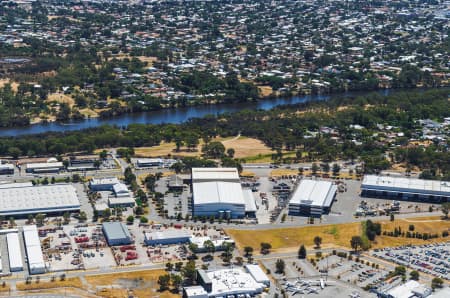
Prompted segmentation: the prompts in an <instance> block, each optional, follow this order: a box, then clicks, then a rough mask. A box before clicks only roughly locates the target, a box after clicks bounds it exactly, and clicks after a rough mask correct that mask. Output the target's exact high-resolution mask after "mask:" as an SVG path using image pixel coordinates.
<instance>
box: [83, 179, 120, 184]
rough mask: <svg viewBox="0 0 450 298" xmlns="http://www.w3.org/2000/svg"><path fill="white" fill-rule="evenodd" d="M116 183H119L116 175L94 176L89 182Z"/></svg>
mask: <svg viewBox="0 0 450 298" xmlns="http://www.w3.org/2000/svg"><path fill="white" fill-rule="evenodd" d="M118 183H120V181H119V179H117V178H116V177H109V178H98V179H96V178H94V179H92V180H91V182H90V184H91V185H109V184H111V185H114V184H118Z"/></svg>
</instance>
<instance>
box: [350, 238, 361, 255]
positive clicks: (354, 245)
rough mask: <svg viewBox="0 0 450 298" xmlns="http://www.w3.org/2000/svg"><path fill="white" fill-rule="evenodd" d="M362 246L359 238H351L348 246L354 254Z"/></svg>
mask: <svg viewBox="0 0 450 298" xmlns="http://www.w3.org/2000/svg"><path fill="white" fill-rule="evenodd" d="M362 244H363V241H362V239H361V236H353V237H352V239H351V240H350V246H351V247H352V248H353V250H354V251H355V252H358V248H359V247H361V246H362Z"/></svg>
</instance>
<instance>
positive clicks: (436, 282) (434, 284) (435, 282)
mask: <svg viewBox="0 0 450 298" xmlns="http://www.w3.org/2000/svg"><path fill="white" fill-rule="evenodd" d="M443 284H444V281H443V280H442V278H439V277H435V278H433V279H432V280H431V288H432V289H433V290H434V289H436V288H442V285H443Z"/></svg>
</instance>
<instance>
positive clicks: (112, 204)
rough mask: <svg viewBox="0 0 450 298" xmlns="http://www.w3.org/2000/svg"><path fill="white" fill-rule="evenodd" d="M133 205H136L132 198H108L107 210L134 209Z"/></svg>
mask: <svg viewBox="0 0 450 298" xmlns="http://www.w3.org/2000/svg"><path fill="white" fill-rule="evenodd" d="M135 203H136V201H135V200H134V198H132V197H117V198H114V197H111V198H108V206H109V208H118V207H134V205H135Z"/></svg>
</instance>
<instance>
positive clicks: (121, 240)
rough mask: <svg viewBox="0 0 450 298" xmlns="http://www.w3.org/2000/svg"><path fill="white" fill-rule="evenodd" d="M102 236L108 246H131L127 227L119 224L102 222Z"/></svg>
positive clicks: (131, 240)
mask: <svg viewBox="0 0 450 298" xmlns="http://www.w3.org/2000/svg"><path fill="white" fill-rule="evenodd" d="M102 230H103V234H104V235H105V238H106V241H108V244H109V245H110V246H114V245H126V244H131V243H132V242H133V239H132V238H131V234H130V231H128V228H127V226H126V225H125V224H124V223H121V222H104V223H103V225H102Z"/></svg>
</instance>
